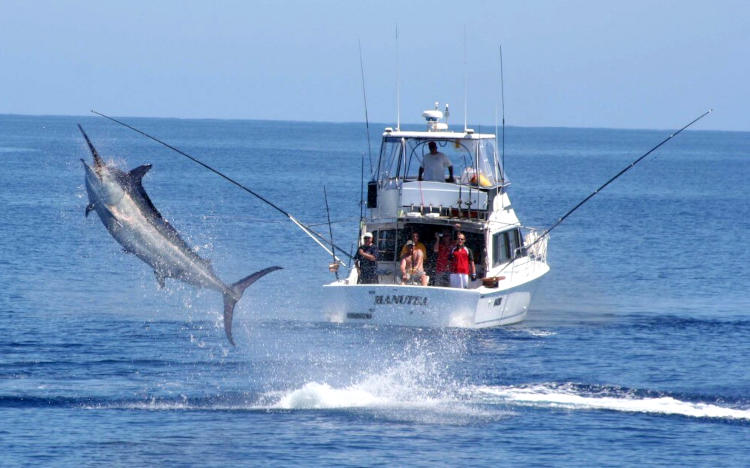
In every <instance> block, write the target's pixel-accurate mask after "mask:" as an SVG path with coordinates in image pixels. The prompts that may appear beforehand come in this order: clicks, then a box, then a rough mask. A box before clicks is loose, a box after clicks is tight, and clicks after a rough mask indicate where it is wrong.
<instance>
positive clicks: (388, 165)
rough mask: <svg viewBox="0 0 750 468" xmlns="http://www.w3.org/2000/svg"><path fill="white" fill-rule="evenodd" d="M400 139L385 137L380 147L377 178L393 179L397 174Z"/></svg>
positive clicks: (399, 159) (400, 161)
mask: <svg viewBox="0 0 750 468" xmlns="http://www.w3.org/2000/svg"><path fill="white" fill-rule="evenodd" d="M401 143H402V139H401V138H386V139H385V141H384V142H383V146H382V147H381V148H380V167H379V169H378V170H379V173H378V175H377V178H378V180H385V179H393V178H396V177H398V176H399V171H400V169H401V163H402V159H403V158H402V149H401V148H402V146H401Z"/></svg>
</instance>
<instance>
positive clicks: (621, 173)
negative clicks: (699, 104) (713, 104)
mask: <svg viewBox="0 0 750 468" xmlns="http://www.w3.org/2000/svg"><path fill="white" fill-rule="evenodd" d="M711 112H713V109H708V110H707V111H706V112H704V113H703V114H701V115H699V116H698V117H696V118H695V119H693V120H692V121H691V122H690V123H688V124H687V125H685V126H684V127H682V128H681V129H679V130H677V131H675V132H674V133H672V134H671V135H669V136H668V137H667V138H665V139H663V140H662V141H661V142H659V144H658V145H656V146H654V147H653V148H651V149H650V150H648V151H646V152H645V153H644V154H643V155H642V156H641V157H639V158H638V159H636V160H635V161H633V162H632V163H630V164H629V165H628V166H626V167H625V168H623V169H622V170H621V171H620V172H618V173H617V174H615V175H614V176H613V177H612V178H610V179H609V180H608V181H606V182H605V183H604V184H602V185H601V186H600V187H599V188H597V189H596V190H594V191H593V192H591V194H589V196H587V197H586V198H584V199H583V200H581V201H580V202H579V203H578V204H577V205H576V206H574V207H573V208H571V209H570V210H568V212H567V213H565V214H564V215H562V216H561V217H560V218H559V219H558V220H557V221H555V222H554V223H553V224H552V225H551V226H550V227H548V228H547V229H545V230H544V232H543V233H542V234H541V235H540V236H539V237H537V238H536V240H534V242H532V243H531V244H529V245H528V246H525V247H523V248H524V249H527V250H528V249H530V248H531V247H533V246H534V245H535V244H536V243H537V242H539V241H541V240H542V239H544V238H545V237H546V236H547V235H548V234H549V233H550V231H552V230H553V229H555V228H556V227H557V226H559V225H560V223H562V222H563V221H565V218H567V217H568V216H570V215H571V214H573V212H575V211H576V210H577V209H578V208H580V207H581V206H583V205H584V204H585V203H586V202H587V201H589V200H591V199H592V198H594V197H595V196H596V194H598V193H599V192H601V191H602V190H603V189H604V188H605V187H606V186H607V185H609V184H611V183H612V182H614V181H615V180H616V179H617V178H618V177H620V176H621V175H623V174H625V173H626V172H627V171H629V170H630V169H632V168H633V166H635V165H636V164H638V163H639V162H641V161H642V160H644V159H645V158H646V157H647V156H648V155H649V154H651V153H653V152H654V151H656V150H657V149H659V148H660V147H661V146H662V145H664V144H665V143H666V142H668V141H669V140H671V139H672V138H674V137H676V136H677V135H679V134H680V133H682V132H683V131H684V130H686V129H687V128H688V127H690V126H691V125H693V124H694V123H696V122H697V121H699V120H700V119H702V118H703V117H705V116H707V115H708V114H710V113H711ZM516 258H519V257H516ZM516 258H514V259H513V260H511V261H510V262H509V263H508V265H510V264H512V263H513V262H514V261H515V260H516Z"/></svg>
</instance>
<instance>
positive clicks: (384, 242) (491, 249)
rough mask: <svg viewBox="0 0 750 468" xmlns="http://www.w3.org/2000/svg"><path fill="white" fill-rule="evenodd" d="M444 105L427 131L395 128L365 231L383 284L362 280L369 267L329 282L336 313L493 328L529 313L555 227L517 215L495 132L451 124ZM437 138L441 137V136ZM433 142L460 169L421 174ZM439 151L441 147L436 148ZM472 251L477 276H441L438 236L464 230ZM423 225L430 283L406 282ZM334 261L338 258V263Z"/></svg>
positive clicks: (365, 319)
mask: <svg viewBox="0 0 750 468" xmlns="http://www.w3.org/2000/svg"><path fill="white" fill-rule="evenodd" d="M447 114H448V106H446V108H445V112H443V111H441V110H440V109H439V106H438V104H437V103H436V104H435V108H434V109H430V110H427V111H425V112H424V113H423V117H424V118H425V119H426V123H427V128H426V130H424V131H404V130H401V129H400V128H398V126H397V128H395V129H393V128H386V129H385V131H384V132H383V136H382V143H381V148H380V155H379V157H378V161H377V165H376V166H374V167H373V174H372V178H371V180H370V182H369V183H368V185H367V215H366V216H365V217H364V218H363V220H362V223H361V225H360V234H361V233H364V232H367V233H369V234H371V235H372V238H373V243H374V244H375V246H376V247H377V249H378V257H377V268H376V275H377V284H361V281H360V270H359V269H358V268H356V267H352V268H351V269H350V271H349V274H348V275H347V277H346V278H341V279H337V280H336V281H334V282H332V283H330V284H327V285H325V286H324V287H323V290H324V298H323V300H324V310H325V314H326V317H327V319H328V320H330V321H334V322H356V323H372V324H387V325H404V326H425V327H466V328H485V327H494V326H499V325H509V324H513V323H517V322H520V321H522V320H524V318H525V317H526V314H527V312H528V310H529V304H530V303H531V299H532V296H533V295H534V292H535V290H536V288H537V286H538V284H539V280H540V279H541V278H542V276H544V274H545V273H547V272H548V271H549V266H548V265H547V241H548V236H547V235H544V236H542V237H540V235H539V233H538V232H537V231H535V230H533V229H529V228H525V227H524V226H522V225H521V222H520V221H519V220H518V217H517V216H516V213H515V211H514V210H513V206H512V205H511V202H510V199H509V198H508V193H507V188H508V186H509V183H508V179H507V178H506V176H505V173H504V171H503V167H502V164H501V161H500V158H499V154H498V149H497V139H496V136H495V135H494V134H483V133H476V132H474V130H473V129H470V128H466V126H464V129H463V131H451V130H450V129H449V128H448V124H447V122H446V121H444V120H443V119H444V117H447ZM433 143H434V144H433ZM430 146H433V148H434V147H437V149H438V151H439V152H440V153H443V154H445V155H446V156H447V157H448V159H449V160H450V162H451V164H452V166H453V168H452V174H453V177H447V178H445V179H443V178H442V177H441V180H422V177H421V176H422V171H421V170H420V167H422V161H423V159H424V158H425V157H426V156H427V155H428V153H430ZM433 151H434V149H433ZM459 232H460V233H463V236H464V237H465V245H466V247H468V248H469V249H470V250H471V251H472V252H473V259H474V263H475V265H476V275H473V278H474V277H475V279H472V280H470V281H469V282H468V287H466V288H459V287H449V286H447V285H445V284H444V283H439V282H438V281H437V278H436V277H437V276H438V275H437V273H438V272H437V271H436V269H435V267H436V253H435V250H436V249H434V243H435V242H440V241H441V237H447V238H448V239H449V240H448V241H447V242H446V244H447V245H449V246H450V245H452V244H453V242H454V240H453V239H455V238H456V236H457V234H458V233H459ZM414 233H416V234H418V237H419V239H420V240H422V241H424V245H425V249H426V251H427V256H426V258H425V259H424V271H425V273H426V275H427V276H428V277H429V278H430V279H429V282H428V284H427V285H423V284H421V283H420V284H402V282H403V277H402V271H401V258H402V247H403V246H404V245H406V243H407V242H408V241H409V240H410V239H412V238H413V235H414ZM333 266H334V268H335V265H333Z"/></svg>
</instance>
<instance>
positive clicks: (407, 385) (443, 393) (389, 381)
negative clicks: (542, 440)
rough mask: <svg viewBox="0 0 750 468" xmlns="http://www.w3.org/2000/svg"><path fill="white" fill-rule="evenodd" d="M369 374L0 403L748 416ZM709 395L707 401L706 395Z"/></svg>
mask: <svg viewBox="0 0 750 468" xmlns="http://www.w3.org/2000/svg"><path fill="white" fill-rule="evenodd" d="M396 375H397V374H391V375H374V376H371V377H369V378H367V379H365V380H363V381H362V382H359V383H354V384H351V385H348V386H341V387H336V386H333V385H330V384H328V383H325V382H308V383H305V384H303V385H302V386H301V387H299V388H294V389H290V390H280V391H270V392H263V393H250V392H248V393H241V392H240V393H230V394H218V395H211V396H199V397H190V396H187V395H179V396H170V397H156V396H153V397H148V398H143V399H124V400H118V399H115V400H109V399H96V398H64V397H61V398H55V397H47V398H44V397H38V398H29V397H25V398H11V397H5V398H0V407H30V406H31V407H34V406H40V407H67V408H81V409H89V410H112V409H116V410H120V409H127V410H141V411H263V412H267V411H320V410H324V411H344V412H348V411H353V412H358V413H361V414H369V415H370V416H372V417H374V418H377V419H386V420H390V421H409V422H418V423H428V424H429V423H435V424H459V425H461V424H476V423H486V422H489V421H493V420H499V419H503V418H508V417H513V416H514V415H515V414H517V413H518V411H520V410H521V408H537V409H547V410H565V411H614V412H621V413H632V414H650V415H658V416H681V417H688V418H698V419H709V420H725V421H734V422H743V423H744V422H750V404H748V402H747V401H733V402H732V401H726V400H725V399H722V398H704V399H703V400H704V401H699V400H698V399H696V400H694V401H691V400H692V399H691V398H685V397H677V396H674V395H669V394H658V393H654V392H644V391H638V390H628V389H624V388H621V387H604V386H587V385H578V384H572V383H566V384H555V383H544V384H532V385H520V386H492V385H479V386H477V385H466V386H460V385H456V384H453V385H451V384H447V385H446V386H444V387H442V386H441V387H440V388H425V387H420V386H412V385H411V383H413V382H408V381H403V380H401V379H399V378H394V377H395V376H396ZM711 400H713V401H711Z"/></svg>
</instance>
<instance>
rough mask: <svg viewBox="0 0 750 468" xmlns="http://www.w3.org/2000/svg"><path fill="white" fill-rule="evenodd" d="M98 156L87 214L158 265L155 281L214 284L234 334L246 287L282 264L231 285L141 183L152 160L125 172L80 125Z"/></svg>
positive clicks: (89, 173)
mask: <svg viewBox="0 0 750 468" xmlns="http://www.w3.org/2000/svg"><path fill="white" fill-rule="evenodd" d="M78 128H79V130H81V133H82V134H83V137H84V138H85V139H86V143H87V144H88V146H89V149H90V150H91V155H92V156H93V157H94V167H93V169H92V168H91V167H90V166H89V165H88V164H86V161H84V160H83V159H81V162H82V163H83V166H84V168H85V169H86V192H88V195H89V204H88V206H87V207H86V216H88V215H89V213H90V212H91V211H92V210H94V211H96V213H97V214H98V215H99V218H101V220H102V223H104V226H105V227H106V228H107V231H109V233H110V234H111V235H112V237H114V238H115V240H116V241H117V242H119V243H120V245H122V247H123V248H124V250H125V251H126V252H128V253H132V254H134V255H135V256H136V257H138V258H140V259H141V260H143V261H144V262H146V263H147V264H149V265H150V266H151V267H152V268H153V269H154V274H155V275H156V281H157V282H158V283H159V286H160V287H164V279H165V278H174V279H178V280H180V281H184V282H185V283H188V284H191V285H193V286H197V287H203V288H209V289H213V290H215V291H219V292H220V293H222V294H223V295H224V330H225V331H226V334H227V339H228V340H229V342H230V343H231V344H232V345H234V339H233V338H232V315H233V314H234V306H235V304H237V301H239V300H240V298H241V297H242V293H243V292H244V291H245V289H246V288H247V287H248V286H250V285H251V284H253V283H254V282H255V281H256V280H258V279H260V278H261V277H263V276H264V275H266V274H268V273H270V272H272V271H275V270H279V269H281V267H278V266H272V267H269V268H266V269H264V270H260V271H258V272H255V273H253V274H252V275H250V276H248V277H246V278H243V279H241V280H240V281H237V282H236V283H234V284H232V285H226V284H224V282H222V281H221V280H220V279H219V278H218V277H217V276H216V273H214V271H213V268H212V267H211V264H210V262H209V261H208V260H206V259H204V258H201V257H200V256H198V254H196V253H195V252H194V251H193V250H192V249H191V248H190V246H188V244H187V243H186V242H185V241H184V240H183V239H182V238H181V237H180V234H179V233H178V232H177V230H176V229H175V228H174V227H172V225H171V224H169V223H168V222H167V220H165V219H164V218H163V217H162V215H161V214H160V213H159V211H158V210H157V209H156V207H155V206H154V204H153V203H152V202H151V199H150V198H149V197H148V195H147V194H146V191H145V190H144V188H143V185H142V184H141V179H142V178H143V176H144V175H145V174H146V173H147V172H148V170H149V169H151V164H145V165H143V166H138V167H136V168H135V169H133V170H132V171H130V172H124V171H121V170H119V169H117V168H116V167H114V166H112V165H107V164H106V163H105V162H104V161H103V160H102V158H101V157H100V156H99V153H97V151H96V148H94V145H93V144H91V140H89V137H88V135H86V132H84V131H83V128H82V127H81V126H80V125H78Z"/></svg>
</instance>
